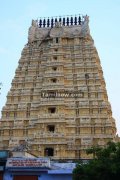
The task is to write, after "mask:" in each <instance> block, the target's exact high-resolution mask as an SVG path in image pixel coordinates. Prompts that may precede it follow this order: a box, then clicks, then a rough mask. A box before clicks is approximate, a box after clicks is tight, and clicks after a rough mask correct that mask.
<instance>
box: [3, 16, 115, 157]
mask: <svg viewBox="0 0 120 180" xmlns="http://www.w3.org/2000/svg"><path fill="white" fill-rule="evenodd" d="M88 23H89V18H88V16H85V18H84V21H83V22H82V24H81V25H73V26H63V25H62V24H61V23H56V24H55V26H54V27H53V28H50V27H46V28H39V27H38V22H37V21H34V20H33V21H32V26H31V27H30V28H29V34H28V43H27V44H26V46H25V47H24V48H23V50H22V53H21V58H20V60H19V64H18V67H17V69H16V72H15V77H14V79H13V81H12V86H11V89H10V91H9V92H8V95H7V102H6V104H5V106H4V107H3V109H2V118H1V123H0V132H1V143H0V144H1V149H2V148H3V149H11V150H13V149H14V150H16V151H18V150H21V151H22V150H29V151H30V152H32V153H33V154H35V155H38V156H47V155H48V156H52V158H57V159H64V158H67V159H72V158H73V159H76V158H80V157H82V158H86V157H87V155H86V153H85V150H86V148H88V147H90V146H91V145H97V144H99V145H101V146H104V145H105V144H106V143H107V142H108V141H110V140H115V138H116V127H115V120H114V119H113V118H112V111H111V106H110V103H109V102H108V97H107V91H106V85H105V81H104V77H103V72H102V67H101V64H100V59H99V56H98V53H97V50H96V48H95V46H94V41H93V40H92V37H91V35H90V31H89V25H88Z"/></svg>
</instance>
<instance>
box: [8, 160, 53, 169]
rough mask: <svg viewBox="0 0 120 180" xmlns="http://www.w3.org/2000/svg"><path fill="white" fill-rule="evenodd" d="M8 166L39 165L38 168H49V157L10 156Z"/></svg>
mask: <svg viewBox="0 0 120 180" xmlns="http://www.w3.org/2000/svg"><path fill="white" fill-rule="evenodd" d="M6 167H7V168H10V167H28V168H30V167H37V168H39V167H40V168H45V167H47V168H49V167H50V159H49V158H8V160H7V163H6Z"/></svg>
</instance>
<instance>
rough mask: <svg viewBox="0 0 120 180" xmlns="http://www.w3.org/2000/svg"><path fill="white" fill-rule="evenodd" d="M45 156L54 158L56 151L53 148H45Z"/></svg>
mask: <svg viewBox="0 0 120 180" xmlns="http://www.w3.org/2000/svg"><path fill="white" fill-rule="evenodd" d="M44 154H45V156H54V149H53V148H45V149H44Z"/></svg>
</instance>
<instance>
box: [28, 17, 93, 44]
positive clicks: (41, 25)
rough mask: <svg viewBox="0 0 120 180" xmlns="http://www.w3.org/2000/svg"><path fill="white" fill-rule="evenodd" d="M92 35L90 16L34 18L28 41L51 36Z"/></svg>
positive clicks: (40, 39)
mask: <svg viewBox="0 0 120 180" xmlns="http://www.w3.org/2000/svg"><path fill="white" fill-rule="evenodd" d="M87 35H90V30H89V16H87V15H85V16H81V15H78V16H76V15H75V16H74V17H73V16H64V17H52V18H39V19H38V20H32V24H31V27H30V28H29V32H28V42H29V43H32V42H33V41H38V40H39V41H42V40H43V39H45V38H47V37H50V38H53V37H74V36H75V37H76V36H82V37H83V36H87Z"/></svg>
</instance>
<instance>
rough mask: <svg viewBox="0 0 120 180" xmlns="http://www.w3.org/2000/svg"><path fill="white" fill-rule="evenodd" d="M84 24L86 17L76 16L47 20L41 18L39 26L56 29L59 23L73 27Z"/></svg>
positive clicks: (56, 17)
mask: <svg viewBox="0 0 120 180" xmlns="http://www.w3.org/2000/svg"><path fill="white" fill-rule="evenodd" d="M83 22H84V16H82V15H80V14H79V15H75V16H69V15H67V16H63V17H61V16H55V17H51V18H49V17H47V18H45V17H44V18H42V17H41V18H39V19H38V26H39V27H40V28H42V27H55V26H56V24H57V23H59V24H61V25H63V26H73V25H81V24H82V23H83Z"/></svg>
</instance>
